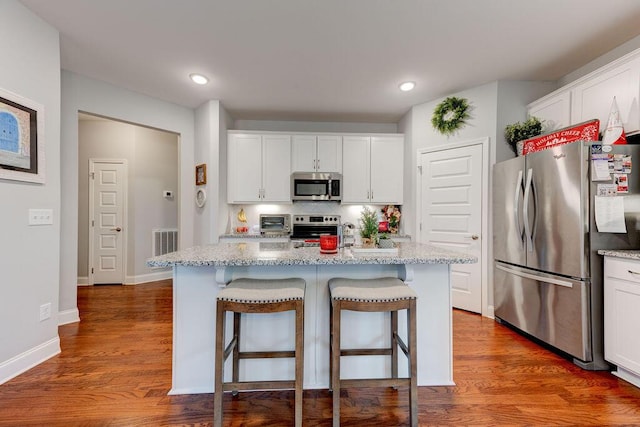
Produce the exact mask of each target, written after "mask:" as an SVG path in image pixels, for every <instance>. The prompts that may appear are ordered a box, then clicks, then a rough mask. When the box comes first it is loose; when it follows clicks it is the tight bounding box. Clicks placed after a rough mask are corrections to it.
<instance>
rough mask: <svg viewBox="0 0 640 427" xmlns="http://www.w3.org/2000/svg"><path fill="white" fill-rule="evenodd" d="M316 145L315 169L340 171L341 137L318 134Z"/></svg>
mask: <svg viewBox="0 0 640 427" xmlns="http://www.w3.org/2000/svg"><path fill="white" fill-rule="evenodd" d="M317 147H318V148H317V161H316V166H317V170H318V171H319V172H339V173H342V137H341V136H337V135H320V136H318V145H317Z"/></svg>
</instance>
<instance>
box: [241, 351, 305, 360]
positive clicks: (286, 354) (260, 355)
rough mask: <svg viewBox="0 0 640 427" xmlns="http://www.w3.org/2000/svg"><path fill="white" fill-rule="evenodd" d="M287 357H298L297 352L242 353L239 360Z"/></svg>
mask: <svg viewBox="0 0 640 427" xmlns="http://www.w3.org/2000/svg"><path fill="white" fill-rule="evenodd" d="M285 357H296V352H295V351H293V350H288V351H241V352H240V353H238V359H279V358H285Z"/></svg>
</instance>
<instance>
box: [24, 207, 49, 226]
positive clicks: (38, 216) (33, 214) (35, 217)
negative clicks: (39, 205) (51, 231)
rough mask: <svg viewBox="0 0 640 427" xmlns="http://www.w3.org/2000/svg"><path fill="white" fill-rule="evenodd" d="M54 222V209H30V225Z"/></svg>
mask: <svg viewBox="0 0 640 427" xmlns="http://www.w3.org/2000/svg"><path fill="white" fill-rule="evenodd" d="M50 224H53V209H29V225H50Z"/></svg>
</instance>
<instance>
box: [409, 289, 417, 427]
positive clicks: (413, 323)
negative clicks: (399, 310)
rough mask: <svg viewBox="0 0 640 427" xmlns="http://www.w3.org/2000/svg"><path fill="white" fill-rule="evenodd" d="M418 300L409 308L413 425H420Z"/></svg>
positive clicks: (410, 389)
mask: <svg viewBox="0 0 640 427" xmlns="http://www.w3.org/2000/svg"><path fill="white" fill-rule="evenodd" d="M416 317H417V316H416V302H415V300H412V301H411V306H410V308H409V309H408V310H407V331H408V333H407V337H408V338H409V405H410V408H409V418H410V420H411V426H412V427H418V357H417V354H418V353H417V351H418V346H417V343H416V336H417V334H416V327H417V324H418V322H417V319H416Z"/></svg>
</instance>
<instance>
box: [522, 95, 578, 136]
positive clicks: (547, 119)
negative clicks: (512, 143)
mask: <svg viewBox="0 0 640 427" xmlns="http://www.w3.org/2000/svg"><path fill="white" fill-rule="evenodd" d="M527 111H528V113H529V116H535V117H537V118H539V119H540V120H543V123H542V127H543V129H544V132H551V131H554V130H557V129H562V128H564V127H567V126H569V125H571V92H570V91H569V90H565V91H562V92H559V93H556V94H554V95H551V96H545V97H544V98H542V99H540V100H538V101H536V102H533V103H531V104H529V105H528V108H527Z"/></svg>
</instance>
